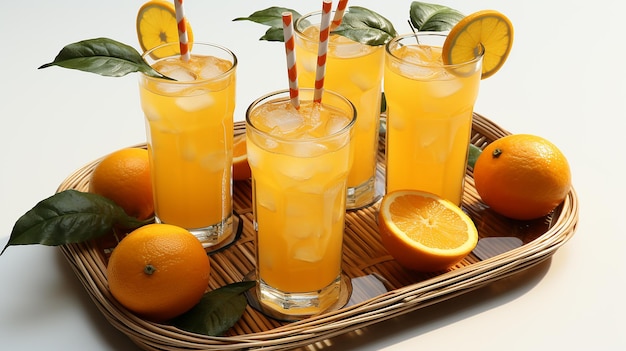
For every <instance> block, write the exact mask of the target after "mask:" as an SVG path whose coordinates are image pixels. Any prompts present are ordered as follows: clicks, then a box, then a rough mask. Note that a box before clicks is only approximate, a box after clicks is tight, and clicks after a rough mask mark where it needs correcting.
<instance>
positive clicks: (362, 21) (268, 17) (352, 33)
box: [233, 6, 396, 46]
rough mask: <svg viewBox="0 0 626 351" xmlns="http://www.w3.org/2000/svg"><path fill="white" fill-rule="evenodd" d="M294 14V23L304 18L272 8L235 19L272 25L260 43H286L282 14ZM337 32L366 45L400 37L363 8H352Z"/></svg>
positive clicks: (389, 23)
mask: <svg viewBox="0 0 626 351" xmlns="http://www.w3.org/2000/svg"><path fill="white" fill-rule="evenodd" d="M285 11H287V12H291V13H292V15H293V19H294V22H295V21H296V20H297V19H298V18H300V17H302V15H300V13H298V12H297V11H295V10H292V9H288V8H284V7H269V8H267V9H265V10H260V11H256V12H254V13H253V14H252V15H250V16H249V17H239V18H235V19H234V20H233V21H243V20H247V21H252V22H256V23H259V24H264V25H267V26H270V28H269V29H268V30H267V31H266V32H265V35H264V36H262V37H261V38H260V40H267V41H281V42H282V41H284V38H283V27H282V13H283V12H285ZM333 33H335V34H338V35H341V36H344V37H347V38H349V39H352V40H354V41H356V42H359V43H361V44H365V45H372V46H377V45H384V44H385V43H386V42H387V41H389V40H391V38H393V37H394V36H395V35H396V30H395V29H394V27H393V25H392V24H391V22H390V21H389V20H387V19H386V18H385V17H383V16H381V15H379V14H378V13H376V12H374V11H372V10H368V9H366V8H363V7H358V6H352V7H350V8H348V11H346V13H345V14H344V16H343V21H342V23H341V25H340V26H339V27H337V28H336V29H335V30H334V31H333Z"/></svg>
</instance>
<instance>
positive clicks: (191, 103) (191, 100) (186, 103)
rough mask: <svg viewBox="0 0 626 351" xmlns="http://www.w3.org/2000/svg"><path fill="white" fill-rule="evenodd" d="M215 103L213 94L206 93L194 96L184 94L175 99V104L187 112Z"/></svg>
mask: <svg viewBox="0 0 626 351" xmlns="http://www.w3.org/2000/svg"><path fill="white" fill-rule="evenodd" d="M214 103H215V99H214V98H213V96H211V95H210V94H207V93H203V94H200V95H194V96H185V97H180V98H177V99H176V106H178V107H180V109H181V110H183V111H187V112H193V111H198V110H201V109H204V108H207V107H209V106H211V105H213V104H214Z"/></svg>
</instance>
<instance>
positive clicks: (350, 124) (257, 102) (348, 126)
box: [246, 88, 357, 143]
mask: <svg viewBox="0 0 626 351" xmlns="http://www.w3.org/2000/svg"><path fill="white" fill-rule="evenodd" d="M302 90H306V91H310V92H311V93H312V92H313V91H314V90H315V89H314V88H300V91H302ZM281 94H285V96H284V99H283V98H281V97H278V96H279V95H281ZM326 94H331V95H334V96H335V97H336V98H338V99H340V100H341V101H344V102H346V103H347V106H350V109H351V110H352V116H351V118H350V122H348V124H346V125H345V126H343V127H342V128H341V129H339V130H338V131H336V132H334V133H332V134H330V135H325V136H323V137H319V138H314V137H306V138H301V139H291V138H285V137H282V136H276V135H272V134H270V133H268V132H265V131H262V130H260V129H258V128H257V127H256V126H255V125H254V124H253V123H252V121H250V114H251V113H252V111H253V109H254V108H255V107H257V106H259V105H260V103H261V102H263V101H283V100H284V101H290V97H289V89H282V90H276V91H273V92H271V93H267V94H264V95H263V96H261V97H259V98H257V99H255V100H254V101H253V102H252V103H250V105H249V106H248V108H246V129H247V128H248V127H250V128H252V130H254V132H255V133H259V134H261V135H262V136H264V137H270V138H272V139H275V140H279V141H281V142H286V143H304V142H306V143H309V142H311V141H312V140H319V141H323V140H328V139H333V138H337V137H339V136H341V135H342V134H345V133H346V132H350V129H351V128H352V127H353V126H354V125H355V124H356V119H357V111H356V107H355V106H354V104H353V103H352V101H350V100H349V99H348V98H346V97H345V96H343V95H341V94H339V93H337V92H335V91H332V90H328V89H324V91H323V93H322V100H323V98H324V95H326ZM272 97H278V98H276V99H271V98H272ZM322 104H323V101H322Z"/></svg>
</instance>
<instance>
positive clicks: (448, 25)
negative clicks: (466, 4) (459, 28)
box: [409, 1, 465, 32]
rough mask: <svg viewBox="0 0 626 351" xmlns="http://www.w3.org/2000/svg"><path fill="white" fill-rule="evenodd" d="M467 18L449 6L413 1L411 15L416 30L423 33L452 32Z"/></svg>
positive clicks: (411, 21) (412, 24)
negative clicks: (453, 28)
mask: <svg viewBox="0 0 626 351" xmlns="http://www.w3.org/2000/svg"><path fill="white" fill-rule="evenodd" d="M463 17H465V16H464V15H463V14H462V13H461V12H459V11H457V10H455V9H452V8H450V7H447V6H443V5H437V4H429V3H425V2H419V1H413V2H412V3H411V10H410V13H409V18H410V23H411V26H412V27H413V29H414V30H417V31H422V32H427V31H431V32H443V31H448V30H451V29H452V27H454V25H455V24H457V22H459V21H460V20H461V19H462V18H463Z"/></svg>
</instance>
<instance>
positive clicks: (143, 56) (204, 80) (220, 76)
mask: <svg viewBox="0 0 626 351" xmlns="http://www.w3.org/2000/svg"><path fill="white" fill-rule="evenodd" d="M172 45H176V46H178V45H179V43H178V42H168V43H163V44H161V45H157V46H155V47H153V48H152V49H150V50H147V51H145V52H144V53H143V54H141V59H142V60H144V62H146V57H148V56H150V55H151V54H152V53H153V52H154V51H156V50H159V49H163V48H166V47H170V46H172ZM195 45H201V46H205V47H212V48H215V49H218V50H222V51H223V52H224V53H225V54H226V55H229V56H231V57H232V60H231V61H232V66H231V67H230V68H229V69H227V70H226V71H224V72H222V73H220V74H218V75H217V76H215V77H211V78H202V79H196V80H193V81H177V80H166V79H163V78H159V77H153V76H149V75H147V74H145V73H143V72H139V73H141V75H142V76H143V78H146V79H150V80H160V81H166V82H167V83H170V84H187V85H191V84H202V83H208V82H213V81H219V80H221V79H224V78H226V77H227V76H229V75H231V74H232V73H233V72H234V71H235V70H236V68H237V64H238V59H237V55H235V53H234V52H232V51H231V50H230V49H228V48H227V47H225V46H223V45H219V44H214V43H207V42H194V43H193V44H191V45H190V50H189V53H190V54H192V53H191V48H193V46H195ZM178 56H180V54H175V55H169V56H165V57H160V58H157V59H155V62H156V61H159V60H163V59H166V58H169V57H178ZM146 63H147V62H146ZM150 66H151V65H150Z"/></svg>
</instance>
